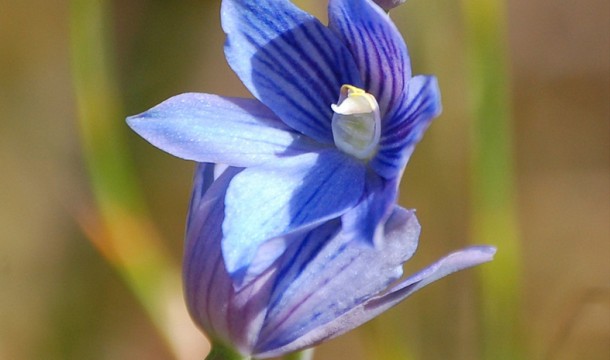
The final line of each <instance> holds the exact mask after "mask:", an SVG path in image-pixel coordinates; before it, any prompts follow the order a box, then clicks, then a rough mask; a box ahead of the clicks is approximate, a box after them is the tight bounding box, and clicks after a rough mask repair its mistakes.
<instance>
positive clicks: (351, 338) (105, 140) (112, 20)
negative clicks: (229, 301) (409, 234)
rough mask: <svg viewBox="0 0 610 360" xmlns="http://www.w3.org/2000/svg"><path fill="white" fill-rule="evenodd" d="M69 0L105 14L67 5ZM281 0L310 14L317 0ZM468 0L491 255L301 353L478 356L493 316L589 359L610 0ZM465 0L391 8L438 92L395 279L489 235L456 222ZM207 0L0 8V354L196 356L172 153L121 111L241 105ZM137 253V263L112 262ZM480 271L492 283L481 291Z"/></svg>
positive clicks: (9, 4) (603, 223) (605, 154)
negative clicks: (188, 102)
mask: <svg viewBox="0 0 610 360" xmlns="http://www.w3.org/2000/svg"><path fill="white" fill-rule="evenodd" d="M87 3H89V5H91V4H95V5H93V6H94V7H95V6H102V7H104V8H105V11H106V12H105V13H103V12H102V13H99V14H97V15H96V13H95V12H93V13H92V15H91V16H90V17H89V15H86V16H84V15H83V14H85V11H86V10H85V9H86V8H87V6H89V5H87ZM298 3H299V5H301V6H303V7H304V8H305V9H307V10H308V11H311V12H313V13H314V14H316V15H317V16H318V17H320V18H322V19H324V18H325V16H326V15H325V6H326V2H325V1H323V0H320V1H318V0H316V1H305V0H303V1H300V2H298ZM478 3H479V4H478V5H481V4H482V6H486V5H490V6H491V8H492V9H491V10H490V9H487V8H485V7H484V8H481V9H482V13H483V16H482V17H479V18H478V19H483V20H482V23H485V15H484V14H485V11H488V10H489V11H492V12H493V11H496V12H495V14H499V15H500V18H499V19H500V22H497V21H492V20H494V19H493V17H489V18H488V19H487V21H488V23H486V24H487V26H492V27H493V26H498V27H499V30H498V32H497V34H496V35H497V38H496V39H497V41H496V45H497V46H498V49H500V52H499V53H497V54H495V55H496V57H499V58H500V59H501V60H502V61H501V64H502V66H500V67H499V68H500V70H501V71H500V72H499V73H498V74H497V84H499V85H498V86H499V87H500V89H499V91H498V88H496V89H495V91H497V94H500V95H498V96H506V100H507V102H506V104H505V106H504V107H502V106H500V107H499V109H500V110H498V111H499V112H498V114H497V115H498V118H499V119H500V121H502V120H501V119H507V120H508V122H507V123H506V125H507V129H508V130H507V131H505V133H506V134H505V135H508V136H503V137H502V138H501V139H499V140H498V141H500V142H506V143H507V144H509V145H510V146H509V147H507V151H506V152H505V153H503V154H504V155H503V156H504V157H502V158H499V159H498V163H501V164H503V165H502V166H503V168H504V169H505V170H506V171H505V172H504V176H505V178H506V179H507V180H506V179H505V180H506V181H504V182H503V184H504V185H505V186H506V187H507V188H508V189H509V191H507V192H506V193H507V194H508V197H507V199H508V200H507V204H508V205H506V208H507V209H508V210H507V212H506V214H509V215H507V216H508V217H511V216H514V218H512V220H510V221H509V223H511V224H512V225H511V228H510V233H511V234H512V235H511V239H512V240H509V242H510V241H513V242H512V243H511V244H512V245H510V246H509V247H510V250H506V248H505V249H503V248H502V246H500V249H499V250H498V261H495V262H492V263H490V264H486V265H483V266H482V267H481V269H477V270H469V271H466V272H462V273H459V274H456V275H453V276H451V277H449V278H447V279H444V280H442V281H440V282H438V283H435V284H434V285H431V286H429V287H428V288H426V289H424V290H422V291H421V292H419V293H418V294H416V295H415V296H413V297H412V298H410V299H408V300H407V301H406V302H404V303H402V304H400V305H399V306H397V307H396V308H395V309H393V310H391V311H389V312H388V313H386V314H384V315H382V316H381V317H379V318H378V319H376V320H374V321H373V322H371V323H369V324H367V325H365V326H363V327H362V328H359V329H358V330H356V331H353V332H351V333H349V334H347V335H344V336H342V337H340V338H338V339H335V340H333V341H331V342H328V343H326V344H324V345H322V346H320V347H319V348H318V350H317V351H316V357H315V358H316V359H319V360H324V359H354V360H368V359H491V358H492V357H490V355H485V354H490V353H489V352H486V350H484V348H485V346H486V344H485V342H486V341H487V340H486V339H488V338H489V337H490V336H491V337H492V338H493V332H494V331H495V330H494V329H497V332H498V334H502V333H503V332H504V331H506V329H505V327H507V326H508V327H511V330H510V332H511V334H512V335H511V336H509V337H507V338H506V339H508V341H514V342H515V343H514V344H513V345H514V348H516V349H517V348H518V349H520V350H519V351H517V353H518V354H519V355H518V356H519V357H521V358H524V359H541V360H543V359H591V360H596V359H600V360H602V359H603V360H606V359H609V358H610V260H609V258H610V35H609V34H610V18H609V17H608V15H609V14H610V3H609V2H608V1H605V0H582V1H578V2H568V1H559V2H547V1H542V0H510V1H507V2H506V3H501V2H497V1H485V0H479V1H478ZM473 4H475V5H477V2H476V1H469V0H464V1H462V2H460V1H446V0H426V1H423V0H412V1H410V2H408V3H407V4H406V5H404V6H401V7H399V8H398V9H395V10H393V11H392V17H393V19H394V21H395V22H396V24H397V26H398V27H399V28H400V30H401V32H402V33H403V36H404V37H405V39H406V41H407V43H408V44H409V49H410V52H411V56H412V62H413V68H414V73H434V74H436V75H437V76H438V78H439V83H440V86H441V89H442V94H443V104H444V112H443V115H442V116H441V117H440V118H438V119H437V120H436V121H435V122H434V123H433V125H432V126H431V128H430V130H429V131H428V133H427V134H426V136H425V137H424V139H423V141H422V143H421V144H420V145H419V146H418V148H417V151H416V152H415V154H414V156H413V157H412V160H411V162H410V164H409V166H408V168H407V170H406V172H405V176H404V178H403V182H402V187H401V199H400V203H401V205H403V206H405V207H409V208H416V209H417V210H418V217H419V219H420V222H421V224H422V227H423V231H422V236H421V239H420V248H419V251H418V253H417V254H416V256H415V257H414V258H413V259H412V260H411V261H410V262H408V263H407V265H406V271H407V272H413V271H416V270H417V269H418V268H420V267H423V266H425V265H426V264H428V263H430V262H432V261H434V260H435V259H437V258H439V257H440V256H442V255H444V254H446V253H448V252H450V251H452V250H456V249H458V248H461V247H464V246H466V245H468V244H472V243H474V242H481V241H484V242H486V243H488V244H497V245H500V244H499V243H498V242H497V241H496V239H495V238H494V236H493V229H492V231H491V232H489V231H488V232H487V234H492V236H488V237H489V238H486V239H485V240H481V239H480V236H479V235H477V234H480V232H477V230H476V228H477V227H480V226H481V225H480V224H478V223H477V220H476V216H474V218H475V220H473V213H476V211H477V207H478V205H477V201H478V200H477V191H478V190H477V187H476V186H473V183H475V184H476V182H477V181H479V180H480V174H483V175H482V178H483V179H484V178H485V174H486V171H487V169H486V168H485V167H483V168H481V167H479V166H478V165H476V161H477V160H476V159H477V156H476V154H477V152H478V153H483V154H485V151H486V149H485V147H482V148H481V147H479V146H478V145H477V144H479V143H485V142H487V143H489V142H491V143H492V145H493V143H494V141H495V138H493V136H495V135H493V134H491V135H489V134H488V135H489V136H488V137H487V138H484V139H483V141H482V142H480V141H479V140H480V137H481V136H483V137H485V136H486V134H487V133H485V132H483V133H480V132H478V130H477V127H478V125H477V124H478V123H477V121H478V120H476V119H477V116H480V115H477V111H476V106H477V105H476V104H477V103H476V101H474V102H473V100H472V99H473V92H474V91H476V89H475V88H476V83H477V78H476V77H477V76H480V73H478V72H477V70H476V68H477V67H476V66H472V64H473V63H474V64H475V65H476V63H477V61H479V60H477V59H479V58H477V56H476V53H477V51H476V41H474V42H473V41H472V38H473V36H472V33H471V32H470V31H471V30H473V29H475V30H476V28H477V27H476V26H473V17H472V16H470V15H472V14H470V12H469V11H471V10H472V9H473V8H472V5H473ZM219 6H220V1H216V0H215V1H211V0H209V1H205V0H182V1H175V2H170V1H161V0H130V1H106V2H104V1H73V2H72V3H70V2H69V1H67V0H0V165H1V168H2V175H0V229H1V230H2V235H1V236H0V359H7V360H8V359H17V360H21V359H158V360H166V359H167V360H169V359H180V360H181V359H203V358H204V356H205V353H206V351H207V345H206V342H205V338H204V337H203V335H201V334H200V333H199V332H198V331H197V330H196V329H195V328H194V326H193V325H192V324H191V322H190V321H189V320H188V318H187V316H186V315H185V311H184V305H183V303H182V299H181V290H180V280H179V277H178V275H177V273H176V271H175V269H176V268H177V266H179V263H180V257H181V252H182V236H183V229H184V219H185V215H186V214H185V213H186V208H187V203H188V198H189V191H190V181H191V176H192V171H193V164H192V163H189V162H186V161H182V160H179V159H176V158H172V157H171V156H169V155H167V154H165V153H163V152H161V151H158V150H157V149H155V148H153V147H152V146H150V145H149V144H147V143H145V142H144V141H143V140H142V139H140V138H139V137H138V136H136V135H135V134H133V133H131V132H129V130H128V128H127V127H126V126H125V124H124V118H125V116H127V115H131V114H136V113H139V112H142V111H144V110H146V109H148V108H150V107H152V106H153V105H156V104H157V103H159V102H161V101H162V100H165V99H166V98H168V97H170V96H172V95H176V94H179V93H183V92H188V91H198V92H209V93H217V94H222V95H233V96H249V94H248V93H247V91H246V90H245V89H244V87H243V86H242V85H241V83H240V82H239V80H238V79H237V78H236V76H235V75H234V74H233V73H232V72H231V71H230V70H229V68H228V66H227V65H226V63H225V60H224V55H223V49H222V46H223V41H224V35H223V33H222V31H221V28H220V23H219ZM469 6H470V7H469ZM468 9H470V10H468ZM494 9H495V10H494ZM495 20H497V19H495ZM475 25H476V24H475ZM504 25H506V26H504ZM96 34H101V36H102V37H101V38H100V39H101V41H98V40H99V39H98V38H96V36H97V35H96ZM475 38H476V37H475ZM89 47H91V49H90V50H91V52H90V53H87V49H89ZM473 49H474V51H473ZM81 50H82V52H83V53H82V54H81ZM87 54H89V55H87ZM91 54H93V55H91ZM473 54H474V55H473ZM492 55H493V54H492ZM88 56H89V57H88ZM87 61H89V62H90V63H91V64H89V63H87ZM83 62H84V63H85V64H84V65H83ZM100 69H102V70H100ZM473 69H474V70H473ZM477 74H479V75H477ZM485 76H487V78H488V79H491V80H492V81H491V83H494V80H495V79H496V75H494V74H493V73H491V74H489V73H487V75H485ZM473 77H474V80H473ZM473 89H474V90H473ZM475 97H476V96H475ZM473 107H474V108H473ZM500 112H501V113H500ZM492 113H493V111H492ZM85 118H86V119H87V120H83V119H85ZM487 121H490V122H492V123H493V121H494V119H493V116H491V117H490V116H487ZM96 137H97V138H96ZM477 139H479V140H477ZM473 153H474V154H475V155H474V156H473ZM506 154H508V157H507V156H506ZM473 162H474V164H473ZM92 164H93V165H92ZM96 164H97V165H96ZM100 164H101V165H100ZM116 164H118V165H116ZM493 166H494V164H493V163H492V164H491V167H493ZM473 169H474V170H473ZM488 170H489V171H490V172H493V171H494V170H493V169H491V168H490V169H488ZM477 171H479V173H478V174H479V175H477ZM477 179H479V180H477ZM483 181H484V180H483ZM106 182H109V183H111V184H113V185H112V186H108V187H105V186H106V185H104V184H105V183H106ZM121 189H122V190H121ZM122 191H123V192H122ZM513 206H514V207H513ZM510 214H512V215H510ZM511 221H512V222H511ZM116 228H118V229H119V230H118V231H113V229H116ZM505 235H506V232H505V231H504V230H498V231H497V236H498V238H501V237H503V236H505ZM119 239H120V241H118V240H119ZM473 239H474V240H473ZM498 241H499V242H500V243H502V244H504V243H503V240H498ZM151 249H152V250H151ZM503 251H504V253H503ZM149 253H151V254H152V255H150V254H149ZM125 254H128V255H129V254H131V255H130V256H126V255H125ZM143 254H145V256H144V255H143ZM503 254H513V255H514V256H513V257H511V258H510V259H507V260H506V261H503V260H502V256H504V255H503ZM149 255H150V256H149ZM140 258H144V260H143V262H142V263H145V264H146V266H139V264H141V263H138V264H136V265H134V264H133V263H130V261H131V260H130V259H140ZM151 259H152V260H151ZM506 263H509V266H508V267H505V266H504V265H502V264H506ZM121 264H123V265H121ZM125 264H127V265H125ZM124 265H125V266H124ZM501 266H502V267H501ZM125 269H127V270H125ZM155 269H156V270H155ZM168 269H169V270H168ZM171 269H173V270H171ZM507 269H508V270H507ZM166 270H167V271H166ZM155 271H157V273H155ZM485 272H489V273H492V274H497V276H496V277H495V279H496V280H494V281H495V283H494V284H495V285H494V287H493V289H491V290H490V289H489V282H487V283H486V282H485V281H486V280H485V275H482V276H481V273H483V274H484V273H485ZM138 274H144V276H148V278H147V279H146V280H141V278H142V277H141V276H140V277H139V275H138ZM503 278H505V279H506V282H504V281H503V280H502V281H497V279H503ZM487 279H489V277H487ZM155 294H157V295H155ZM490 294H491V295H490ZM494 294H495V295H494ZM499 294H500V295H499ZM502 294H504V295H502ZM489 296H492V301H494V300H493V296H506V297H507V298H510V299H512V300H511V301H512V303H511V305H509V306H510V308H511V309H512V312H504V311H501V310H499V311H497V313H489V312H488V313H485V312H482V311H480V309H481V308H482V307H484V308H485V309H488V310H489V309H493V307H491V308H490V307H485V306H486V305H485V303H486V301H488V300H485V299H486V297H489ZM490 319H492V320H493V321H490ZM507 324H508V325H507ZM515 324H516V325H515ZM498 356H499V355H498ZM507 356H508V355H507ZM514 356H516V355H514ZM497 358H499V357H497ZM505 358H510V357H505ZM513 358H517V357H513Z"/></svg>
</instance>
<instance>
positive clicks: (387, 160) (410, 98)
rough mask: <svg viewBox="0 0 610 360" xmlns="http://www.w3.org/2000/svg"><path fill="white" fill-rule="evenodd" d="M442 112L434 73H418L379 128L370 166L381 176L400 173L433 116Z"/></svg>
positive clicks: (395, 175) (385, 176) (391, 176)
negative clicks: (426, 74)
mask: <svg viewBox="0 0 610 360" xmlns="http://www.w3.org/2000/svg"><path fill="white" fill-rule="evenodd" d="M440 113H441V95H440V90H439V88H438V83H437V81H436V78H435V77H434V76H424V75H418V76H415V77H413V78H412V79H411V80H410V81H409V83H408V91H407V93H406V94H405V99H404V100H403V101H401V102H400V106H399V107H397V108H396V109H395V111H394V113H392V114H388V117H389V119H388V121H386V126H385V127H384V128H382V133H381V139H380V142H379V152H378V153H377V155H376V156H375V157H374V158H373V159H372V160H371V162H370V166H371V167H372V168H373V169H375V171H376V172H377V173H378V174H379V175H380V176H382V177H384V178H386V179H391V178H394V177H397V176H399V175H400V174H401V172H402V170H403V169H404V167H405V165H406V164H407V161H409V157H410V156H411V154H412V152H413V149H414V147H415V145H416V144H417V143H418V142H419V140H421V138H422V136H423V135H424V132H425V131H426V129H427V128H428V126H429V125H430V122H431V121H432V119H434V118H435V117H436V116H438V115H439V114H440Z"/></svg>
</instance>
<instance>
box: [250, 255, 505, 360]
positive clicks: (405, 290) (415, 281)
mask: <svg viewBox="0 0 610 360" xmlns="http://www.w3.org/2000/svg"><path fill="white" fill-rule="evenodd" d="M494 253H495V248H493V247H489V246H477V247H471V248H467V249H464V250H461V251H458V252H455V253H453V254H450V255H448V256H446V257H445V258H443V259H441V260H439V261H438V262H436V263H435V264H433V265H431V266H429V267H428V268H426V269H424V270H422V271H421V272H419V273H417V274H415V275H413V276H411V277H409V278H408V279H406V280H404V281H403V282H401V283H400V284H399V285H397V286H395V287H393V288H392V289H390V290H389V292H383V293H382V294H380V295H378V296H375V297H372V298H370V299H368V300H367V301H364V302H362V303H360V304H358V305H357V306H354V307H353V308H351V309H350V311H348V312H345V313H344V314H342V315H341V316H337V317H336V318H334V319H333V320H332V321H330V322H327V323H325V324H323V325H321V326H317V327H311V326H307V327H306V329H307V330H309V331H308V332H306V333H304V334H303V335H302V336H300V337H298V338H295V339H293V340H292V341H291V342H289V343H286V344H283V345H281V346H278V347H270V348H269V350H267V351H265V352H263V354H261V355H262V356H274V355H276V354H282V353H286V352H291V351H294V350H297V349H303V348H306V347H309V346H312V345H315V344H317V343H320V342H322V341H326V340H329V339H331V338H334V337H336V336H339V335H341V334H344V333H346V332H348V331H350V330H352V329H354V328H356V327H358V326H360V325H362V324H364V323H365V322H367V321H369V320H371V319H373V318H374V317H376V316H378V315H380V314H381V313H383V312H384V311H386V310H388V309H389V308H391V307H393V306H394V305H396V304H398V303H399V302H401V301H403V300H404V299H405V298H407V297H408V296H409V295H411V294H413V293H414V292H415V291H417V290H419V289H421V288H422V287H424V286H426V285H428V284H430V283H432V282H434V281H436V280H439V279H441V278H443V277H445V276H447V275H449V274H451V273H453V272H456V271H459V270H463V269H466V268H469V267H472V266H476V265H479V264H481V263H485V262H488V261H491V260H492V258H493V255H494ZM308 301H309V300H308ZM272 311H273V310H272V309H270V310H269V312H270V313H272ZM310 311H313V309H310ZM266 327H267V324H265V326H264V327H263V331H265V328H266ZM258 346H260V345H257V352H258V353H260V352H261V351H259V350H258V349H259V348H258Z"/></svg>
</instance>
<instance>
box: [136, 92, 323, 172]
mask: <svg viewBox="0 0 610 360" xmlns="http://www.w3.org/2000/svg"><path fill="white" fill-rule="evenodd" d="M127 123H128V124H129V126H130V127H131V128H132V129H133V130H134V131H135V132H137V133H138V134H140V135H141V136H142V137H143V138H145V139H146V140H148V141H149V142H150V143H152V144H153V145H155V146H157V147H158V148H160V149H162V150H164V151H167V152H168V153H170V154H172V155H175V156H177V157H180V158H183V159H187V160H195V161H198V162H212V163H223V164H228V165H231V166H238V167H245V166H252V165H258V164H261V163H264V162H267V161H269V160H274V159H276V158H278V157H281V156H291V155H296V154H301V153H303V152H308V151H314V150H315V149H316V148H318V146H319V145H318V144H316V143H314V142H312V141H311V140H309V139H307V138H306V137H304V136H302V135H301V134H299V133H298V132H296V131H294V130H292V129H291V128H289V127H287V126H286V125H285V124H284V123H283V122H281V121H280V120H279V119H278V118H277V116H275V114H274V113H273V112H271V110H269V109H268V108H266V107H265V106H264V105H262V104H261V103H260V102H258V101H257V100H254V99H239V98H229V97H221V96H217V95H209V94H197V93H189V94H182V95H178V96H174V97H172V98H170V99H168V100H166V101H164V102H162V103H161V104H159V105H157V106H155V107H154V108H152V109H150V110H148V111H146V112H144V113H142V114H140V115H136V116H131V117H129V118H128V119H127Z"/></svg>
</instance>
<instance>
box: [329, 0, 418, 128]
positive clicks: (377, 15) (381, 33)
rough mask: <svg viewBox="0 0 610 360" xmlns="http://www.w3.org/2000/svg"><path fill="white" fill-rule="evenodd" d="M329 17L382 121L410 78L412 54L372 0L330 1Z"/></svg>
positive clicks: (330, 23)
mask: <svg viewBox="0 0 610 360" xmlns="http://www.w3.org/2000/svg"><path fill="white" fill-rule="evenodd" d="M328 14H329V27H330V28H331V29H332V30H334V31H335V32H336V33H337V34H338V36H339V37H340V38H341V40H343V42H344V43H345V44H346V45H347V47H348V48H349V49H350V51H351V53H352V54H353V56H354V58H355V59H356V63H357V64H358V68H359V69H360V74H361V76H362V79H363V80H364V89H365V90H366V91H367V92H369V93H371V94H373V95H374V96H375V98H376V99H377V102H378V103H379V108H380V110H381V116H382V118H383V117H384V115H385V114H387V113H390V112H391V111H392V109H393V107H394V106H395V105H396V104H397V102H398V100H399V99H400V96H401V94H402V92H403V91H404V87H405V85H406V84H407V82H408V81H409V78H410V77H411V65H410V63H409V53H408V51H407V46H406V44H405V42H404V40H403V38H402V36H401V35H400V32H399V31H398V29H397V28H396V26H395V25H394V23H393V22H392V21H391V20H390V18H389V16H388V14H386V13H385V12H384V11H383V10H382V9H381V8H380V7H379V6H377V5H376V4H374V3H373V2H372V1H370V0H331V1H330V4H329V10H328ZM382 125H383V124H382Z"/></svg>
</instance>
